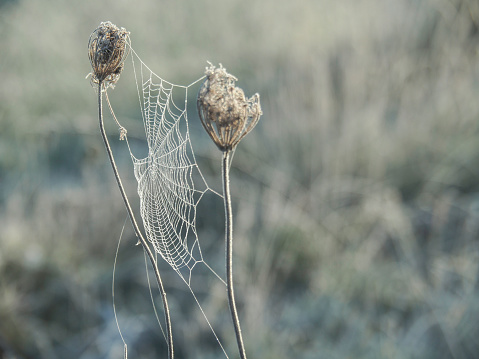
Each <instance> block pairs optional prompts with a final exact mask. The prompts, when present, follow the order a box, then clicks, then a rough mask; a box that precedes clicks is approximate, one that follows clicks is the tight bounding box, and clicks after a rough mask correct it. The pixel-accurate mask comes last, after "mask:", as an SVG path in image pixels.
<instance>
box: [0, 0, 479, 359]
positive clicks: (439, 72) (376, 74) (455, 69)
mask: <svg viewBox="0 0 479 359" xmlns="http://www.w3.org/2000/svg"><path fill="white" fill-rule="evenodd" d="M106 20H110V21H112V22H113V23H115V24H116V25H118V26H124V27H126V28H127V30H129V31H130V32H131V39H132V43H133V47H134V48H135V50H136V51H137V53H138V54H139V55H140V56H141V57H142V59H143V60H144V61H145V63H146V64H148V65H149V66H150V67H151V68H152V69H153V70H154V71H155V72H157V73H158V74H159V75H161V76H163V77H164V78H166V79H168V80H170V81H172V82H175V83H179V84H184V85H186V84H189V83H190V82H192V81H194V80H195V79H197V78H199V77H200V76H202V74H203V71H204V68H205V65H206V61H207V60H209V61H212V62H213V63H215V64H217V63H219V62H221V63H222V64H223V65H224V66H225V67H226V68H227V69H228V71H229V72H231V73H232V74H234V75H236V76H237V77H238V78H239V82H238V84H239V86H241V87H243V88H244V89H245V92H246V93H247V94H249V95H251V94H253V93H254V92H259V93H260V94H261V103H262V107H263V112H264V115H263V117H262V119H261V121H260V123H259V125H258V127H257V128H256V129H255V131H253V132H252V133H251V134H250V135H248V137H247V138H246V139H245V140H244V141H243V142H242V143H241V145H240V146H239V147H238V150H237V151H236V155H235V158H234V161H233V168H232V190H233V196H234V208H235V213H236V217H235V243H236V244H235V250H236V257H235V270H236V272H235V276H236V283H237V284H236V291H237V296H238V299H237V300H238V302H239V304H240V317H241V318H242V325H243V331H244V336H245V341H246V347H247V351H248V352H249V355H250V356H251V358H275V359H281V358H291V357H295V358H328V359H329V358H338V359H339V358H341V359H342V358H368V359H369V358H398V359H399V358H435V359H436V358H438V359H442V358H444V359H446V358H451V359H470V358H479V341H478V339H477V338H478V336H479V248H478V247H479V237H478V236H479V141H478V135H479V128H478V125H479V123H478V120H479V100H478V99H479V61H478V45H479V2H477V1H476V0H384V1H377V0H376V1H374V0H364V1H357V0H344V1H337V2H335V1H325V0H319V1H318V0H316V1H315V0H304V1H297V2H292V1H277V0H275V1H273V0H263V1H250V0H244V1H230V2H226V1H218V0H214V1H213V0H206V1H193V0H189V1H166V0H163V1H154V0H142V1H137V2H136V3H134V4H133V3H132V2H131V1H125V0H117V1H110V0H107V1H102V2H98V1H93V0H85V1H78V2H64V1H60V0H48V1H41V2H40V1H33V0H2V1H0V49H1V50H0V52H1V55H0V79H1V80H0V358H49V359H50V358H51V359H55V358H60V359H63V358H82V359H86V358H121V357H122V355H123V354H122V352H123V345H122V342H121V339H120V337H119V335H118V331H117V328H116V324H115V321H114V317H113V310H112V305H111V302H112V299H111V284H112V269H113V260H114V256H115V251H116V246H117V243H118V238H119V237H120V233H121V230H122V227H123V223H124V221H125V218H126V213H125V210H124V209H123V204H122V200H121V197H120V196H119V192H118V189H117V187H116V185H115V182H114V178H113V175H112V173H111V169H110V165H109V163H108V161H107V157H106V153H105V151H104V149H103V145H102V142H101V138H100V135H99V132H98V125H97V117H96V111H97V109H96V97H95V92H94V90H93V89H92V88H91V87H90V84H89V81H88V80H85V76H86V75H87V74H88V73H89V72H90V65H89V62H88V58H87V51H86V50H87V42H88V38H89V36H90V33H91V32H92V31H93V30H94V29H95V28H96V27H97V26H98V25H99V23H100V22H101V21H106ZM129 76H130V77H131V66H130V67H129V66H128V65H127V67H126V69H125V73H124V74H123V75H122V78H121V79H120V81H119V83H118V85H117V87H116V89H115V90H114V91H111V92H110V97H111V100H112V103H113V106H115V108H116V112H117V115H118V117H119V118H120V121H122V119H125V120H127V119H128V118H130V119H134V117H135V116H137V117H138V116H139V112H138V111H139V110H138V100H137V97H136V88H135V87H134V85H133V83H132V82H131V81H128V79H129ZM190 95H191V97H190V105H191V107H192V108H191V109H192V111H190V112H189V116H190V120H191V121H192V125H191V131H192V139H193V145H194V146H195V150H196V152H197V156H198V160H199V162H200V164H201V165H202V169H203V171H204V172H205V174H206V176H207V178H208V181H209V183H210V185H211V186H212V187H213V188H215V189H220V188H221V187H220V182H219V176H220V172H219V170H220V153H219V152H218V151H217V150H216V148H215V146H214V145H213V144H212V143H211V142H210V141H209V140H208V138H207V136H206V134H205V133H203V132H202V130H201V128H200V126H199V125H198V122H197V121H196V120H197V117H196V114H195V108H194V107H195V106H194V103H195V100H194V93H191V94H190ZM107 122H109V131H110V133H111V134H112V141H113V142H114V143H115V149H114V150H115V153H116V154H117V158H118V161H119V165H120V168H121V172H122V175H123V176H124V181H125V182H126V186H127V188H128V191H129V193H130V196H131V197H134V195H135V193H136V192H135V190H136V183H135V181H134V178H133V173H132V167H131V162H130V161H129V159H128V157H127V152H125V151H124V150H125V149H124V147H123V146H121V145H122V143H119V142H118V141H117V130H116V127H115V125H114V124H113V123H112V121H111V120H109V119H107ZM132 131H133V132H134V131H135V129H134V128H133V129H132ZM139 133H140V132H139ZM129 134H130V132H129ZM213 197H214V196H213ZM201 205H202V206H203V207H202V208H200V210H201V212H200V213H199V217H198V222H199V233H200V239H201V240H202V246H203V249H204V251H205V253H206V257H207V259H208V261H209V263H211V264H212V265H213V266H214V267H215V269H218V271H221V270H222V263H223V262H222V261H223V253H224V247H223V239H222V238H223V209H222V207H221V203H218V202H217V201H215V199H214V198H205V199H204V200H203V201H202V204H201ZM136 206H137V203H136ZM134 244H135V240H134V239H133V233H132V230H131V229H130V227H129V223H128V222H127V225H126V228H125V233H124V235H123V241H122V244H121V246H120V254H119V258H118V267H117V273H116V285H115V291H116V293H115V294H116V295H115V302H116V305H117V310H118V313H119V317H120V324H121V329H122V331H123V335H124V336H125V338H126V340H127V343H128V345H129V357H131V358H153V357H165V356H166V346H165V342H164V340H163V339H162V336H161V333H160V330H159V328H158V325H157V323H156V319H155V318H154V314H153V311H152V308H151V302H150V297H149V293H148V288H147V281H146V276H145V269H144V262H143V261H144V259H143V254H142V253H141V250H140V248H138V247H135V246H134ZM162 273H163V275H164V281H165V284H166V286H167V291H168V293H169V301H170V305H171V309H172V312H173V318H172V319H173V328H174V340H175V344H176V348H175V349H176V350H177V355H178V358H183V357H184V358H193V357H194V358H221V357H224V356H223V355H222V353H221V351H220V349H219V348H218V346H217V345H216V344H215V342H214V339H213V337H212V336H211V333H210V332H209V330H208V328H207V326H206V324H205V322H204V320H203V319H202V317H201V314H200V313H199V311H198V310H197V308H196V306H195V304H194V303H193V302H192V300H191V296H190V294H189V292H188V291H187V290H186V289H185V288H184V286H181V285H180V284H179V282H178V280H177V278H176V277H175V274H174V273H172V272H171V271H169V270H168V268H167V266H166V265H163V266H162ZM196 283H197V286H196V287H195V290H196V291H197V294H198V296H199V297H200V299H201V301H202V303H204V308H205V311H206V312H207V314H208V316H209V318H210V319H211V320H212V321H213V323H214V324H215V328H216V329H217V331H218V334H219V335H220V337H221V339H222V342H223V343H224V344H225V346H226V347H227V349H228V351H229V352H230V353H232V354H231V357H232V358H234V357H235V355H236V354H235V353H236V350H235V343H234V334H233V331H232V327H231V324H230V319H229V317H228V313H227V311H226V308H227V303H226V297H225V295H224V289H223V288H222V287H221V285H220V286H218V284H217V283H214V281H211V280H210V279H207V278H205V279H202V277H201V276H199V277H198V278H197V281H196Z"/></svg>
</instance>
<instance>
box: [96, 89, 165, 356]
mask: <svg viewBox="0 0 479 359" xmlns="http://www.w3.org/2000/svg"><path fill="white" fill-rule="evenodd" d="M102 85H103V84H102V82H101V81H100V82H99V84H98V117H99V121H100V132H101V136H102V138H103V142H104V143H105V148H106V152H107V153H108V157H109V159H110V163H111V167H112V168H113V173H114V174H115V178H116V182H117V184H118V188H119V189H120V192H121V196H122V197H123V201H124V202H125V207H126V210H127V212H128V216H129V217H130V220H131V223H132V225H133V229H134V230H135V233H136V236H137V237H138V239H139V240H140V243H141V244H142V246H143V249H144V250H145V251H146V254H147V255H148V258H149V259H150V262H151V265H152V266H153V269H154V271H155V276H156V281H157V282H158V287H159V288H160V293H161V298H162V301H163V309H164V312H165V321H166V333H167V342H168V358H169V359H173V358H174V350H173V333H172V330H171V317H170V309H169V307H168V300H167V298H166V291H165V288H164V286H163V281H162V280H161V276H160V271H159V269H158V265H157V263H156V260H155V257H154V256H153V253H152V252H151V249H150V247H149V246H148V243H147V242H146V240H145V238H144V237H143V234H142V233H141V231H140V228H139V227H138V223H137V222H136V219H135V216H134V214H133V210H132V209H131V206H130V201H128V197H127V195H126V192H125V188H124V187H123V184H122V182H121V178H120V174H119V172H118V168H117V166H116V163H115V158H114V157H113V152H112V150H111V147H110V143H109V142H108V138H107V137H106V132H105V126H104V124H103V103H102V91H101V89H102Z"/></svg>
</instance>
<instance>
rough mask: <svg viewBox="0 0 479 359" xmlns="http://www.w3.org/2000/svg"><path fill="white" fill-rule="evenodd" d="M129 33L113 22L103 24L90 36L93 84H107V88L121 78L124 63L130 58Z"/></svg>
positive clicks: (89, 47)
mask: <svg viewBox="0 0 479 359" xmlns="http://www.w3.org/2000/svg"><path fill="white" fill-rule="evenodd" d="M129 34H130V33H129V32H128V31H126V30H125V29H124V28H118V27H117V26H116V25H114V24H112V23H111V22H109V21H107V22H102V23H101V24H100V26H99V27H98V28H97V29H96V30H95V31H93V32H92V34H91V35H90V41H88V57H89V58H90V63H91V67H92V69H93V71H92V73H91V82H92V83H94V84H98V83H100V82H102V83H104V84H105V88H107V87H109V86H111V87H113V85H114V84H115V83H116V82H117V81H118V79H119V78H120V74H121V72H122V71H123V63H124V61H125V58H126V57H127V56H128V51H127V48H126V45H127V43H128V41H129V37H128V36H129Z"/></svg>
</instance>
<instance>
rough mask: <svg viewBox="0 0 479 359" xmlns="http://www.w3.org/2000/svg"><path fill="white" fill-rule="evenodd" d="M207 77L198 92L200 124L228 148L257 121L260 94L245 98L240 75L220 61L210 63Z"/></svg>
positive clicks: (222, 147) (219, 145)
mask: <svg viewBox="0 0 479 359" xmlns="http://www.w3.org/2000/svg"><path fill="white" fill-rule="evenodd" d="M205 73H206V80H205V82H204V83H203V85H202V86H201V89H200V91H199V93H198V99H197V106H198V112H199V115H200V119H201V123H202V124H203V127H204V128H205V130H206V132H207V133H208V134H209V135H210V137H211V139H212V140H213V141H214V143H215V144H216V146H218V148H219V149H220V150H222V151H229V150H232V149H234V148H235V147H236V145H237V144H238V143H239V142H240V141H241V139H242V138H243V137H245V136H246V135H247V134H248V133H249V132H250V131H251V130H252V129H253V128H254V126H256V124H257V123H258V120H259V118H260V116H261V115H262V114H263V113H262V112H261V106H260V104H259V95H258V94H255V95H254V96H253V97H251V98H246V97H245V95H244V92H243V90H242V89H240V88H239V87H235V82H236V81H237V78H236V77H234V76H233V75H231V74H229V73H227V72H226V69H224V68H223V66H222V65H221V64H220V67H219V68H215V66H213V65H212V64H211V63H210V67H207V68H206V72H205Z"/></svg>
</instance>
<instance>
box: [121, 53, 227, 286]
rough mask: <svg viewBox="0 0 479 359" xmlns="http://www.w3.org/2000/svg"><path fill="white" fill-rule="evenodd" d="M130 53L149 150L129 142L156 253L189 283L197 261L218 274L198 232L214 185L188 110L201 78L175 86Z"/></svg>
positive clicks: (143, 213) (146, 224)
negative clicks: (200, 210)
mask: <svg viewBox="0 0 479 359" xmlns="http://www.w3.org/2000/svg"><path fill="white" fill-rule="evenodd" d="M131 57H132V61H133V68H134V72H135V78H136V83H137V89H138V97H139V101H140V107H141V114H142V119H143V125H144V129H145V134H146V141H147V144H148V155H147V156H146V157H144V158H137V157H136V156H135V155H134V154H133V152H132V150H131V147H130V144H129V143H128V148H129V150H130V155H131V158H132V161H133V166H134V173H135V178H136V180H137V181H138V195H139V197H140V214H141V218H142V220H143V225H144V229H145V233H146V237H147V239H148V241H149V242H150V243H151V244H152V245H153V247H154V249H155V251H156V253H159V254H160V255H161V257H162V258H163V259H164V260H165V261H166V262H167V263H168V264H169V265H170V266H171V267H172V268H173V270H175V271H176V272H177V273H178V274H179V276H180V277H181V278H182V279H183V280H184V281H185V282H186V283H187V284H188V286H190V284H191V272H192V270H193V268H194V267H195V266H196V265H197V264H198V263H204V264H205V265H206V266H207V267H208V268H209V269H210V270H211V271H212V272H213V273H214V274H215V275H216V276H217V274H216V273H215V272H214V271H213V270H212V269H211V268H210V267H209V266H208V265H207V264H206V262H204V260H203V254H202V252H201V248H200V243H199V240H198V233H197V231H196V210H197V205H198V203H199V201H200V200H201V198H202V197H203V195H204V194H205V193H206V192H207V191H212V190H211V189H210V188H209V187H208V184H207V183H206V180H205V178H204V177H203V175H202V173H201V171H200V169H199V167H198V164H197V163H196V158H195V155H194V152H193V148H192V146H191V141H190V134H189V127H188V118H187V111H186V110H187V97H188V88H189V87H190V86H192V85H194V84H195V83H197V82H198V81H200V80H202V78H200V79H198V80H197V81H195V82H193V83H192V84H190V85H188V86H179V85H175V84H172V83H170V82H168V81H166V80H164V79H162V78H161V77H159V76H158V75H156V74H155V73H154V72H153V71H151V70H150V69H149V68H148V67H147V66H146V65H145V64H144V63H143V62H142V61H141V59H140V58H139V57H138V55H137V54H136V53H135V52H134V51H133V49H132V56H131ZM178 99H180V100H178ZM125 138H126V139H127V142H128V138H127V136H125ZM213 192H214V191H213ZM218 278H219V277H218ZM220 279H221V278H220Z"/></svg>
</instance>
